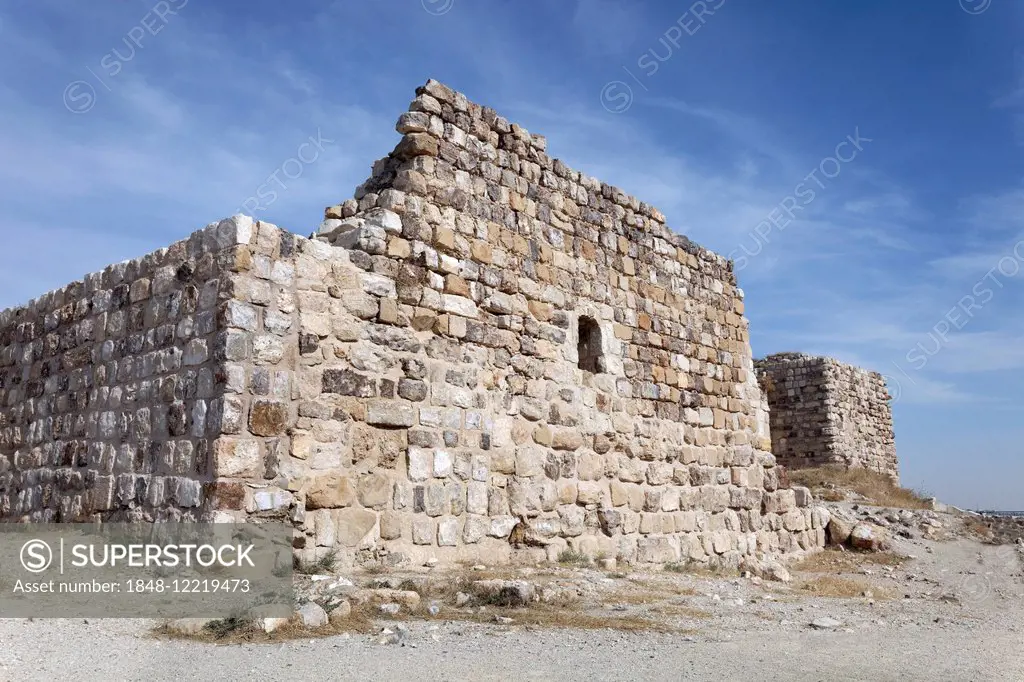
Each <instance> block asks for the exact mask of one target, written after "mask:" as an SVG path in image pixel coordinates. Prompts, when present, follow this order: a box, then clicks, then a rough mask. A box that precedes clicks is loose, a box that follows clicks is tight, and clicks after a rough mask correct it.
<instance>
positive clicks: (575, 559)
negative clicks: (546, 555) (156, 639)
mask: <svg viewBox="0 0 1024 682" xmlns="http://www.w3.org/2000/svg"><path fill="white" fill-rule="evenodd" d="M558 563H560V564H562V565H566V566H579V567H581V568H587V567H588V566H590V564H591V561H590V557H589V556H587V555H586V554H583V553H582V552H577V551H576V550H573V549H563V550H562V551H561V552H560V553H559V554H558Z"/></svg>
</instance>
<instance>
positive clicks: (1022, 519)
mask: <svg viewBox="0 0 1024 682" xmlns="http://www.w3.org/2000/svg"><path fill="white" fill-rule="evenodd" d="M979 520H980V521H981V523H983V524H984V525H985V526H986V527H987V528H988V529H989V530H990V531H991V532H992V536H993V538H994V539H995V541H996V542H998V543H1001V544H1013V543H1017V542H1020V543H1024V516H1009V515H1005V514H982V515H980V516H979Z"/></svg>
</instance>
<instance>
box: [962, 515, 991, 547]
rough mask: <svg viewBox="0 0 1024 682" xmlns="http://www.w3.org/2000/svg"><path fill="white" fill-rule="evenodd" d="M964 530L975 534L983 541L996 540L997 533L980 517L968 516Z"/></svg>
mask: <svg viewBox="0 0 1024 682" xmlns="http://www.w3.org/2000/svg"><path fill="white" fill-rule="evenodd" d="M964 532H965V533H967V534H969V535H973V536H974V537H976V538H977V539H978V540H980V541H982V542H994V541H995V533H993V532H992V529H991V528H989V527H988V526H987V525H985V524H984V523H983V522H981V521H979V520H978V519H973V518H968V519H966V520H965V521H964Z"/></svg>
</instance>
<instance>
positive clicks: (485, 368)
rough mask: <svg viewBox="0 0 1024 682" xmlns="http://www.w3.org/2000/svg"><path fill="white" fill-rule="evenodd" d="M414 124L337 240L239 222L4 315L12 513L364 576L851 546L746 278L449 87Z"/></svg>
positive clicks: (717, 557) (330, 234)
mask: <svg viewBox="0 0 1024 682" xmlns="http://www.w3.org/2000/svg"><path fill="white" fill-rule="evenodd" d="M397 129H398V132H399V133H401V134H402V135H403V137H402V139H401V141H400V142H399V144H398V145H397V147H396V148H395V149H394V151H393V152H391V154H390V155H388V156H387V157H386V158H384V159H382V160H380V161H378V162H377V163H376V164H375V165H374V168H373V172H372V177H370V179H369V180H367V181H366V183H364V184H363V185H362V186H361V187H360V188H359V189H358V190H357V191H356V193H355V197H354V198H352V199H349V200H347V201H345V202H343V203H341V204H339V205H336V206H332V207H330V208H328V209H327V211H326V218H325V220H324V222H323V224H322V225H321V227H320V229H319V231H318V233H317V234H315V235H314V236H312V237H311V238H303V237H299V236H296V235H294V234H292V233H290V232H287V231H284V230H281V229H279V228H277V227H276V226H274V225H271V224H268V223H265V222H254V221H253V220H252V219H251V218H248V217H245V216H235V217H233V218H230V219H227V220H223V221H221V222H220V223H216V224H211V225H210V226H208V227H207V228H206V229H204V230H201V231H199V232H196V233H195V234H193V235H191V236H190V237H189V238H187V239H186V240H184V241H181V242H177V243H175V244H173V245H171V246H170V247H168V248H166V249H161V250H159V251H157V252H155V253H153V254H150V255H148V256H146V257H144V258H141V259H138V260H135V261H130V262H127V263H120V264H118V265H113V266H110V267H108V268H106V269H105V270H104V271H102V272H100V273H96V274H93V275H89V276H87V277H86V278H85V279H84V280H83V281H79V282H75V283H73V284H70V285H68V286H66V287H64V288H63V289H60V290H58V291H54V292H51V293H49V294H46V295H45V296H43V297H41V298H39V299H37V300H35V301H32V302H30V303H29V304H28V305H27V306H24V307H21V308H15V309H12V310H7V311H4V312H2V313H0V346H2V351H0V516H2V518H3V519H4V520H8V521H14V520H29V521H50V520H54V521H74V520H85V519H106V520H111V519H137V520H153V521H161V520H177V519H215V520H244V519H249V520H259V519H261V518H285V517H286V518H289V519H291V520H292V522H293V523H294V524H295V528H296V542H295V545H296V548H297V551H298V552H299V553H300V554H301V555H303V556H304V557H306V558H311V557H315V556H320V555H322V554H324V553H326V552H328V551H334V550H337V551H339V558H340V559H341V560H342V561H343V562H345V563H351V562H368V561H384V562H401V561H424V560H427V559H430V558H437V559H439V560H441V561H455V560H479V561H487V562H489V563H495V562H504V561H508V560H510V559H513V558H515V557H514V556H513V554H514V552H517V551H522V552H527V553H529V555H530V556H544V555H545V554H546V555H547V556H548V557H549V558H550V557H554V556H557V554H558V552H559V551H560V550H562V549H564V548H566V547H572V548H573V549H576V550H577V551H581V552H585V553H587V554H591V555H595V554H597V553H604V554H605V555H607V556H610V557H615V556H619V557H623V558H625V559H628V560H632V561H639V562H667V561H687V560H693V561H706V562H712V563H726V564H733V565H735V564H736V563H738V561H739V560H740V558H741V557H742V556H744V555H750V554H754V553H758V552H772V553H774V552H786V551H791V550H795V549H799V548H803V549H814V548H817V547H821V546H823V544H824V541H825V533H824V527H823V526H824V525H825V524H826V523H827V520H828V517H827V513H825V512H824V510H819V509H816V508H813V507H812V506H811V504H810V503H811V500H810V495H809V493H808V492H807V491H806V489H802V488H797V489H786V488H782V487H780V483H779V473H778V472H779V470H778V467H776V465H775V457H774V456H773V455H772V453H771V447H770V446H771V441H770V437H769V430H768V412H767V405H766V403H765V400H764V398H763V396H762V393H761V390H760V389H759V386H758V383H757V380H756V377H755V374H754V371H753V362H752V357H751V352H750V344H749V339H748V331H747V321H746V319H745V318H744V317H743V313H744V309H743V296H742V292H741V291H740V290H739V289H738V288H737V286H736V281H735V276H734V273H733V271H732V265H731V263H730V262H728V261H726V260H725V259H723V258H722V257H720V256H718V255H716V254H714V253H711V252H710V251H707V250H706V249H703V248H701V247H699V246H697V245H695V244H693V243H691V242H690V241H688V240H687V239H686V238H685V237H682V236H679V235H677V234H674V233H673V232H672V231H671V230H670V229H669V228H668V227H667V226H666V224H665V218H664V216H663V215H662V214H661V213H660V212H659V211H658V210H657V209H655V208H654V207H652V206H649V205H647V204H645V203H642V202H640V201H638V200H637V199H635V198H633V197H631V196H628V195H626V194H625V193H623V192H622V191H620V190H618V189H616V188H615V187H611V186H609V185H606V184H603V183H601V182H599V181H597V180H595V179H593V178H589V177H587V176H585V175H583V174H581V173H579V172H577V171H575V170H573V169H571V168H569V167H568V166H566V165H565V164H564V163H562V162H561V161H559V160H557V159H554V158H552V157H550V156H549V155H548V154H547V149H546V147H547V145H546V140H545V139H544V138H543V137H541V136H539V135H535V134H531V133H529V132H527V131H526V130H525V129H523V128H521V127H520V126H518V125H515V124H512V123H509V122H508V121H507V120H506V119H504V118H502V117H501V116H499V115H498V114H497V113H495V112H494V111H493V110H491V109H488V108H486V107H481V106H479V105H477V104H474V103H472V102H469V101H468V100H467V99H466V98H465V97H464V96H463V95H461V94H459V93H457V92H454V91H452V90H450V89H449V88H447V87H445V86H444V85H441V84H440V83H437V82H435V81H429V82H428V83H427V84H426V85H425V86H423V87H421V88H420V89H419V90H418V91H417V96H416V98H415V100H414V101H413V102H412V105H411V106H410V109H409V111H408V112H407V113H405V114H403V115H402V116H401V117H400V119H399V121H398V125H397ZM517 524H520V525H519V526H518V529H519V531H520V532H518V533H513V532H512V531H513V528H515V527H517ZM522 531H526V532H525V533H524V532H522ZM510 535H511V536H513V537H514V538H527V539H529V540H530V542H528V544H529V545H536V546H538V547H533V548H526V549H521V550H517V549H516V548H515V547H513V546H511V545H510V542H509V537H510Z"/></svg>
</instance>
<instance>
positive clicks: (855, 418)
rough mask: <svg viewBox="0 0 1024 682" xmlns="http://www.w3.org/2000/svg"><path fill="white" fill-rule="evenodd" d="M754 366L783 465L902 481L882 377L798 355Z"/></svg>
mask: <svg viewBox="0 0 1024 682" xmlns="http://www.w3.org/2000/svg"><path fill="white" fill-rule="evenodd" d="M755 366H756V367H757V370H758V374H759V380H760V382H761V384H762V386H763V387H764V388H765V389H766V393H767V397H768V403H769V405H770V408H771V412H770V421H771V437H772V451H773V452H774V453H775V455H776V456H777V457H778V458H779V462H780V463H782V464H785V465H787V466H792V467H805V466H819V465H823V464H842V465H845V466H849V467H860V468H865V469H871V470H873V471H877V472H880V473H883V474H886V475H887V476H890V477H891V478H893V479H894V480H896V481H898V480H899V464H898V462H897V459H896V441H895V437H894V435H893V427H892V411H891V408H890V406H889V401H890V399H891V397H890V395H889V392H888V388H887V387H886V383H885V379H884V378H883V377H882V375H881V374H879V373H877V372H871V371H868V370H864V369H860V368H858V367H852V366H850V365H846V364H843V363H841V362H839V361H837V360H834V359H832V358H824V357H812V356H808V355H803V354H800V353H779V354H776V355H770V356H768V357H767V358H764V359H763V360H758V361H757V362H756V363H755Z"/></svg>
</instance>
